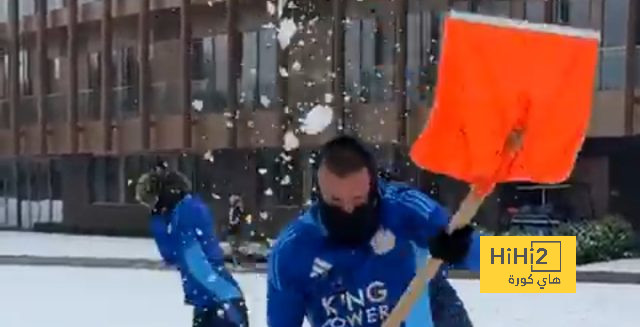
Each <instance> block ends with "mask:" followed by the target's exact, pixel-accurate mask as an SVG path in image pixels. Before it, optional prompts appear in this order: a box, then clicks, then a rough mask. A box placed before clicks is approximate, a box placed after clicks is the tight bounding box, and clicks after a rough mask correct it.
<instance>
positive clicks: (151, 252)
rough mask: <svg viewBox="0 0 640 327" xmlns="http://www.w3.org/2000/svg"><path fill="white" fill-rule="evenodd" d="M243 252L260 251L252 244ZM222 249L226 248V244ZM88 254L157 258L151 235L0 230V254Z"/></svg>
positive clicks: (47, 255)
mask: <svg viewBox="0 0 640 327" xmlns="http://www.w3.org/2000/svg"><path fill="white" fill-rule="evenodd" d="M248 247H249V249H247V252H249V253H256V252H264V251H265V249H262V248H260V246H259V245H258V244H257V243H256V244H250V245H248ZM222 248H223V249H225V250H228V249H229V245H228V244H227V243H223V244H222ZM3 255H4V256H38V257H69V258H79V257H89V258H98V259H100V258H110V259H146V260H160V255H159V254H158V251H157V250H156V246H155V243H154V241H153V240H152V239H151V238H128V237H106V236H81V235H65V234H47V233H32V232H0V256H3Z"/></svg>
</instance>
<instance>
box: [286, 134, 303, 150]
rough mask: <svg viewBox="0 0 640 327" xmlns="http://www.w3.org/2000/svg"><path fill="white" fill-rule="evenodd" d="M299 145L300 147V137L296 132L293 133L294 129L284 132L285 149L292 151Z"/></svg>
mask: <svg viewBox="0 0 640 327" xmlns="http://www.w3.org/2000/svg"><path fill="white" fill-rule="evenodd" d="M298 147H300V140H299V139H298V137H297V136H296V134H295V133H293V131H287V132H286V133H284V146H283V148H284V150H285V151H291V150H295V149H297V148H298Z"/></svg>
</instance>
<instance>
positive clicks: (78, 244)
mask: <svg viewBox="0 0 640 327" xmlns="http://www.w3.org/2000/svg"><path fill="white" fill-rule="evenodd" d="M222 247H223V248H224V249H225V250H227V251H228V248H229V247H228V244H226V243H223V244H222ZM245 250H246V251H245V253H260V254H262V255H264V254H265V253H266V251H267V250H266V249H264V248H263V247H262V246H260V245H259V244H257V243H256V244H250V245H249V246H248V247H247V248H246V249H245ZM0 256H36V257H59V258H64V257H67V258H99V259H101V258H106V259H144V260H160V257H159V255H158V253H157V250H156V248H155V244H154V242H153V240H151V239H150V238H127V237H104V236H81V235H62V234H47V233H33V232H8V231H0ZM578 271H605V272H619V273H639V274H640V258H635V259H623V260H614V261H610V262H603V263H594V264H589V265H584V266H580V267H578Z"/></svg>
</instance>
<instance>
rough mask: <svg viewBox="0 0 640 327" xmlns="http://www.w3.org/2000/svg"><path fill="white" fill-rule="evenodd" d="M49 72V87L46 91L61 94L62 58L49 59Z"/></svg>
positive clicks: (47, 86)
mask: <svg viewBox="0 0 640 327" xmlns="http://www.w3.org/2000/svg"><path fill="white" fill-rule="evenodd" d="M46 65H47V66H46V69H47V70H46V71H47V77H48V78H47V85H46V91H45V92H47V91H48V93H53V94H55V93H59V92H60V91H61V86H62V85H63V82H62V80H61V78H62V76H61V67H60V65H61V58H59V57H57V58H48V59H47V63H46Z"/></svg>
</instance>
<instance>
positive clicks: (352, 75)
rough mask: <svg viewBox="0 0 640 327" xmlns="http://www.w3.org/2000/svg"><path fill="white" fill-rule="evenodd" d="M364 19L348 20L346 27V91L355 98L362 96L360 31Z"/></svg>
mask: <svg viewBox="0 0 640 327" xmlns="http://www.w3.org/2000/svg"><path fill="white" fill-rule="evenodd" d="M361 27H362V21H361V20H357V19H356V20H351V19H350V20H348V21H347V24H346V28H345V37H344V41H345V45H344V49H345V51H344V56H345V58H344V61H345V91H346V93H347V95H349V96H350V97H351V98H353V99H354V100H357V99H358V98H359V97H360V33H361Z"/></svg>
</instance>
